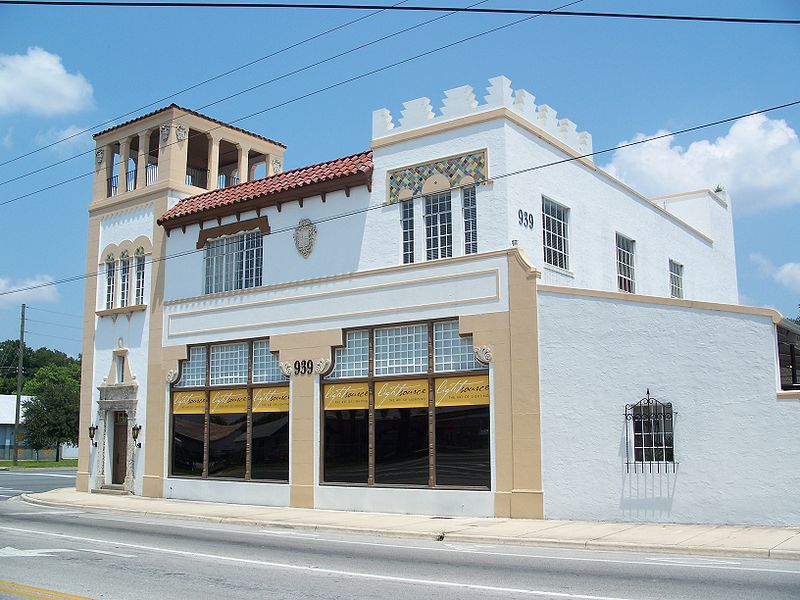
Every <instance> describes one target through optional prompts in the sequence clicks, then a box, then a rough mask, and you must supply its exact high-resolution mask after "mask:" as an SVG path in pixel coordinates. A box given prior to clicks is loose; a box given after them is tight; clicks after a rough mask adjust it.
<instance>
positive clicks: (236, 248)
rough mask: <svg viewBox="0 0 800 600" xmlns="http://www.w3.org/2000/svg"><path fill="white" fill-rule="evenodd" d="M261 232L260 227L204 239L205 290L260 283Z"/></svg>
mask: <svg viewBox="0 0 800 600" xmlns="http://www.w3.org/2000/svg"><path fill="white" fill-rule="evenodd" d="M263 241H264V238H263V234H262V233H261V232H260V231H255V232H251V233H243V234H240V235H235V236H229V237H223V238H219V239H216V240H210V241H208V242H206V246H205V269H206V281H205V293H206V294H215V293H217V292H227V291H230V290H241V289H246V288H251V287H257V286H259V285H261V270H262V261H263V256H262V247H263Z"/></svg>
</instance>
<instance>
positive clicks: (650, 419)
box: [625, 397, 675, 468]
mask: <svg viewBox="0 0 800 600" xmlns="http://www.w3.org/2000/svg"><path fill="white" fill-rule="evenodd" d="M625 417H626V419H627V421H628V422H629V424H630V426H629V427H630V429H629V434H630V435H631V441H630V442H629V443H630V446H629V451H630V450H632V451H633V455H632V457H631V456H630V455H629V466H634V467H636V466H644V465H647V464H651V468H652V464H653V463H674V462H675V438H674V435H675V434H674V420H675V418H674V417H675V413H674V412H673V409H672V404H671V403H669V402H667V403H661V402H658V401H657V400H655V399H651V398H649V397H648V398H646V399H643V400H642V401H640V402H637V403H636V404H632V405H628V406H626V407H625ZM630 458H633V461H630Z"/></svg>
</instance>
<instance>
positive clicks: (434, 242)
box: [425, 192, 453, 260]
mask: <svg viewBox="0 0 800 600" xmlns="http://www.w3.org/2000/svg"><path fill="white" fill-rule="evenodd" d="M425 250H426V257H427V259H428V260H435V259H437V258H448V257H450V256H453V215H452V211H451V206H450V192H439V193H436V194H430V195H428V196H425Z"/></svg>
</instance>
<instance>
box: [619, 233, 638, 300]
mask: <svg viewBox="0 0 800 600" xmlns="http://www.w3.org/2000/svg"><path fill="white" fill-rule="evenodd" d="M635 243H636V242H634V241H633V240H632V239H629V238H626V237H625V236H624V235H620V234H617V289H618V290H619V291H620V292H628V293H629V294H634V293H636V284H635V277H634V268H633V254H634V248H635Z"/></svg>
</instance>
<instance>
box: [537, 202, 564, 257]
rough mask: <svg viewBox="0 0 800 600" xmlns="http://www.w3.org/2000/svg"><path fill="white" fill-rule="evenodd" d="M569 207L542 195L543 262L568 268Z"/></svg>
mask: <svg viewBox="0 0 800 600" xmlns="http://www.w3.org/2000/svg"><path fill="white" fill-rule="evenodd" d="M568 215H569V209H568V208H566V207H564V206H561V205H560V204H558V203H556V202H553V201H552V200H550V199H549V198H545V197H544V196H542V238H543V239H542V243H543V247H544V262H545V263H547V264H548V265H553V266H554V267H558V268H559V269H565V270H569V236H568V233H567V223H568Z"/></svg>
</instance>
